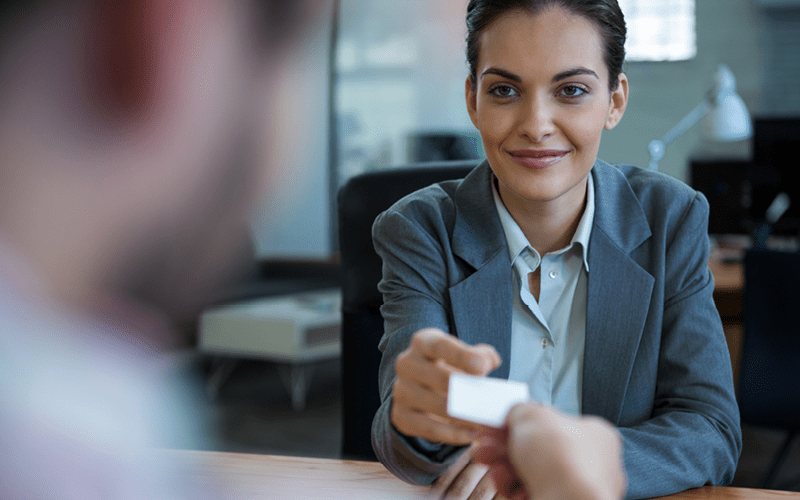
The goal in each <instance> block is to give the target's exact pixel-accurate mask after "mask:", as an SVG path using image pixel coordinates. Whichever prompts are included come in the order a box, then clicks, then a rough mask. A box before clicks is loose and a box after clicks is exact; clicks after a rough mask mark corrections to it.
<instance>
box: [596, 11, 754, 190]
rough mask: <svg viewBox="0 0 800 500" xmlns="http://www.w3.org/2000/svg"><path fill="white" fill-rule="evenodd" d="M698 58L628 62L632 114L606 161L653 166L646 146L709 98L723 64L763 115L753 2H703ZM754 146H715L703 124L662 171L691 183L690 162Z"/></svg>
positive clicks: (606, 150) (606, 151) (677, 146)
mask: <svg viewBox="0 0 800 500" xmlns="http://www.w3.org/2000/svg"><path fill="white" fill-rule="evenodd" d="M696 13H697V56H696V57H695V58H694V59H691V60H689V61H677V62H654V63H649V62H633V63H628V64H627V68H626V74H627V75H628V79H629V81H630V89H631V90H630V98H629V102H628V109H627V111H626V112H625V117H624V118H623V120H622V122H621V123H620V124H619V125H618V126H617V128H616V129H614V130H613V131H611V132H606V134H605V137H604V138H603V141H602V143H601V146H600V153H599V155H600V157H601V158H603V159H605V160H607V161H610V162H614V163H632V164H634V165H639V166H647V164H648V163H649V156H648V154H647V144H648V143H649V142H650V141H651V140H653V139H658V138H660V137H661V136H663V135H664V133H665V132H667V131H668V130H669V129H670V128H672V127H673V126H674V125H675V124H676V123H678V121H679V120H680V119H681V118H683V117H684V116H685V115H686V114H687V113H688V112H689V111H691V110H692V109H693V108H694V107H695V106H696V105H697V104H698V103H700V101H701V100H702V99H703V98H704V97H705V95H706V92H707V91H708V89H709V88H710V87H711V85H712V83H713V78H714V73H715V71H716V69H717V67H718V65H719V64H720V63H724V64H727V65H728V66H729V67H730V69H731V71H732V72H733V74H734V76H735V77H736V83H737V89H738V92H739V95H741V96H742V99H743V100H744V102H745V104H746V105H747V107H748V109H749V110H750V111H751V113H756V114H758V113H760V112H761V99H760V88H761V78H762V77H761V75H762V70H763V67H764V56H763V51H762V50H761V45H760V37H761V30H762V24H763V11H762V10H761V8H760V7H759V6H758V5H757V4H756V3H755V2H754V1H753V0H697V2H696ZM749 154H750V143H749V141H744V142H741V143H729V144H712V143H707V142H705V141H704V140H703V138H702V134H701V127H700V125H699V124H698V125H696V126H695V127H694V128H692V129H690V130H689V131H688V132H686V133H685V134H684V135H683V136H681V137H680V138H679V139H678V140H677V141H675V142H674V143H673V144H672V145H671V146H669V147H668V149H667V153H666V156H665V157H664V159H663V160H661V163H660V166H659V169H660V170H661V171H662V172H666V173H668V174H670V175H672V176H674V177H677V178H678V179H681V180H686V166H687V164H688V161H689V158H691V157H692V156H707V155H714V156H717V155H725V156H731V157H737V158H738V157H748V156H749Z"/></svg>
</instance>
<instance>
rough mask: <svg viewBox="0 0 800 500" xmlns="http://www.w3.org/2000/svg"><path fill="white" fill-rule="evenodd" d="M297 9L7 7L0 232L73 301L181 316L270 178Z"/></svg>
mask: <svg viewBox="0 0 800 500" xmlns="http://www.w3.org/2000/svg"><path fill="white" fill-rule="evenodd" d="M299 3H301V2H295V1H291V2H289V1H283V0H273V1H259V0H183V1H172V0H127V1H118V2H110V1H101V0H97V1H81V0H76V1H57V0H39V1H29V2H19V1H18V2H7V3H6V5H5V7H3V8H2V21H0V22H2V41H1V42H0V44H1V45H0V155H2V159H1V160H0V237H2V238H5V239H7V240H9V242H10V244H11V245H12V246H15V247H16V248H17V249H18V250H19V251H20V252H21V253H22V254H24V255H26V256H27V258H28V259H29V260H30V261H31V262H32V264H33V266H34V268H37V269H38V272H39V273H40V274H42V275H43V276H44V278H45V281H47V282H48V283H49V286H51V287H52V288H53V290H54V291H55V292H56V293H58V294H59V295H61V296H62V297H63V298H65V299H67V300H70V301H75V302H77V303H79V304H83V305H91V303H92V302H91V301H92V300H93V299H95V298H97V296H98V295H102V294H106V293H121V294H129V295H133V296H134V298H138V299H141V300H143V301H146V302H152V303H155V305H157V306H158V307H166V308H168V309H170V308H173V307H174V308H179V307H180V305H181V304H182V303H184V302H192V301H193V299H195V298H197V297H199V296H200V295H202V293H204V292H206V291H208V290H209V289H210V288H211V287H213V286H215V284H216V283H217V281H216V280H217V277H218V276H219V275H220V271H224V269H223V268H224V267H226V266H228V265H229V264H230V263H232V262H235V260H236V255H237V252H238V251H240V250H241V249H242V248H244V245H246V241H247V238H246V231H245V227H246V226H245V224H244V220H245V216H246V214H247V213H248V212H249V210H250V209H251V208H252V207H253V205H254V203H255V202H256V200H257V196H258V195H259V194H261V192H262V191H263V187H264V186H265V185H266V184H267V183H268V176H269V171H268V169H269V165H268V163H269V161H268V158H266V157H265V156H264V155H263V154H262V153H263V152H265V151H268V150H269V138H268V136H267V135H268V134H267V133H266V131H267V127H266V121H267V119H268V114H269V107H270V100H271V99H274V94H276V92H270V89H271V87H272V86H273V85H275V76H276V75H277V73H278V72H279V71H280V53H281V50H282V49H283V48H285V45H286V41H287V40H288V39H289V38H291V35H292V34H293V32H294V31H295V30H296V28H297V26H295V24H294V20H296V19H297V18H298V17H300V16H299V12H298V7H297V5H298V4H299ZM290 10H292V12H289V11H290Z"/></svg>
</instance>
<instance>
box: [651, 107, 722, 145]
mask: <svg viewBox="0 0 800 500" xmlns="http://www.w3.org/2000/svg"><path fill="white" fill-rule="evenodd" d="M709 111H711V103H710V102H709V100H708V99H703V102H701V103H700V104H698V105H697V106H696V107H695V108H694V109H693V110H691V111H689V114H687V115H686V116H684V117H683V118H682V119H681V121H679V122H678V123H677V124H676V125H675V126H674V127H672V128H671V129H669V131H667V133H666V134H664V137H662V138H661V142H663V143H664V145H665V146H669V145H670V144H672V143H673V142H675V139H677V138H678V137H680V136H681V135H683V133H684V132H686V131H687V130H689V129H690V128H692V126H693V125H694V124H695V123H697V122H699V121H700V120H701V119H702V118H703V117H704V116H706V115H707V114H708V112H709Z"/></svg>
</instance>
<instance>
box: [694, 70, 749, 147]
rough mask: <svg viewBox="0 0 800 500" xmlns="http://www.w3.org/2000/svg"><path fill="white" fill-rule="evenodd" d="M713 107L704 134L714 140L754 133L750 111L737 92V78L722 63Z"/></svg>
mask: <svg viewBox="0 0 800 500" xmlns="http://www.w3.org/2000/svg"><path fill="white" fill-rule="evenodd" d="M710 100H711V109H710V110H709V112H708V114H707V115H706V116H705V119H704V120H703V122H704V123H703V134H704V135H705V137H706V138H707V139H710V140H712V141H721V142H730V141H741V140H744V139H747V138H748V137H750V136H752V135H753V126H752V124H751V121H750V113H749V112H748V111H747V106H745V105H744V101H742V98H741V97H739V95H738V94H737V93H736V79H735V78H734V76H733V73H731V71H730V70H729V69H728V67H727V66H725V65H724V64H722V65H720V67H719V70H718V71H717V75H716V82H715V85H714V89H713V90H712V94H711V96H710Z"/></svg>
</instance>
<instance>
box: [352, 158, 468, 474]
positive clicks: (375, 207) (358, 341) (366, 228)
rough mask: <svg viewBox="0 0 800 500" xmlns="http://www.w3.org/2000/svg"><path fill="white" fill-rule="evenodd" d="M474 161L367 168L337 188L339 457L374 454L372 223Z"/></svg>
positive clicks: (376, 273) (376, 334)
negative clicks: (394, 205) (400, 201)
mask: <svg viewBox="0 0 800 500" xmlns="http://www.w3.org/2000/svg"><path fill="white" fill-rule="evenodd" d="M477 164H478V161H477V160H463V161H462V160H459V161H450V162H437V163H425V164H419V165H417V166H413V167H407V168H392V169H386V170H380V171H375V172H368V173H365V174H362V175H359V176H356V177H353V178H352V179H350V180H349V181H348V182H347V184H345V185H344V186H343V187H342V188H341V190H340V191H339V196H338V204H339V251H340V254H341V269H342V331H341V338H342V358H341V359H342V457H343V458H350V459H358V460H377V459H376V457H375V452H374V451H373V450H372V442H371V438H370V432H371V427H372V419H373V417H374V416H375V412H376V411H377V410H378V407H379V406H380V397H379V395H378V366H379V364H380V360H381V353H380V351H378V342H379V341H380V339H381V336H382V335H383V318H382V317H381V313H380V306H381V304H382V303H383V298H382V297H381V294H380V293H379V292H378V282H379V281H380V279H381V259H380V257H378V255H377V254H376V253H375V250H374V248H373V246H372V223H373V222H374V221H375V218H376V217H377V216H378V214H380V213H381V212H383V211H384V210H386V209H388V208H389V207H390V206H391V205H393V204H394V203H395V202H396V201H397V200H399V199H400V198H402V197H403V196H405V195H407V194H409V193H411V192H413V191H416V190H418V189H421V188H423V187H425V186H429V185H431V184H434V183H437V182H441V181H445V180H449V179H460V178H463V177H464V176H466V175H467V173H469V171H470V170H472V168H474V167H475V165H477Z"/></svg>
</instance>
